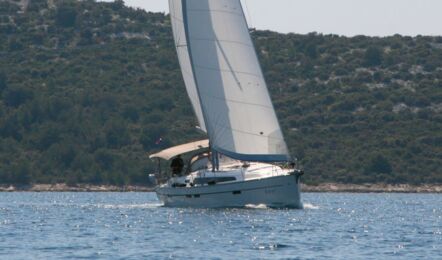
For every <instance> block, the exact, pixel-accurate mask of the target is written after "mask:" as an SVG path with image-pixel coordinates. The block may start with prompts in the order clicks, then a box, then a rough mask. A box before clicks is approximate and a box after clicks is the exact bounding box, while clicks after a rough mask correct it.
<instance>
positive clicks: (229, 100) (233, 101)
mask: <svg viewBox="0 0 442 260" xmlns="http://www.w3.org/2000/svg"><path fill="white" fill-rule="evenodd" d="M206 93H207V92H201V95H204V96H205V97H208V98H213V99H219V100H226V101H228V102H232V103H238V104H243V105H250V106H257V107H263V108H267V109H269V110H272V109H273V108H272V107H269V106H264V105H261V104H256V103H249V102H244V101H238V100H233V99H228V98H220V97H216V96H213V95H208V94H206Z"/></svg>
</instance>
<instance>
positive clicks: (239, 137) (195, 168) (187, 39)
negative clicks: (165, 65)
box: [150, 0, 303, 208]
mask: <svg viewBox="0 0 442 260" xmlns="http://www.w3.org/2000/svg"><path fill="white" fill-rule="evenodd" d="M169 7H170V17H171V23H172V29H173V36H174V40H175V46H176V50H177V54H178V59H179V63H180V68H181V72H182V75H183V79H184V83H185V86H186V90H187V94H188V96H189V98H190V100H191V103H192V106H193V109H194V112H195V114H196V117H197V119H198V123H199V129H200V130H201V131H203V132H205V133H206V134H207V136H208V139H207V140H200V141H196V142H192V143H188V144H183V145H180V146H176V147H172V148H169V149H166V150H164V151H161V152H159V153H156V154H153V155H151V156H150V158H152V159H155V158H156V159H157V160H158V165H159V170H158V172H157V173H156V175H157V180H158V182H159V184H158V185H157V187H156V189H155V191H156V194H157V196H158V198H159V200H160V201H161V202H163V203H164V205H165V206H170V207H198V208H219V207H245V206H247V205H262V204H264V205H266V206H268V207H275V208H286V207H288V208H301V207H302V203H301V195H300V178H301V175H302V174H303V171H301V170H299V169H296V168H295V167H296V165H295V163H293V160H292V159H291V157H290V155H289V152H288V149H287V145H286V143H285V141H284V137H283V134H282V131H281V127H280V125H279V122H278V119H277V116H276V113H275V110H274V107H273V104H272V102H271V99H270V95H269V93H268V89H267V86H266V82H265V80H264V76H263V73H262V70H261V67H260V64H259V61H258V58H257V54H256V51H255V48H254V45H253V42H252V40H251V37H250V34H249V29H248V25H247V22H246V19H245V16H244V11H243V8H242V6H241V2H240V0H169ZM181 156H183V157H181ZM183 158H185V159H183ZM161 160H172V166H173V165H174V164H175V165H177V167H175V168H174V170H173V172H172V173H171V172H167V171H166V172H164V171H161V168H160V167H161Z"/></svg>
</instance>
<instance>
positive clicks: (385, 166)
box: [365, 155, 393, 173]
mask: <svg viewBox="0 0 442 260" xmlns="http://www.w3.org/2000/svg"><path fill="white" fill-rule="evenodd" d="M392 171H393V169H392V167H391V164H390V162H389V161H388V160H387V159H386V158H385V157H384V156H382V155H376V156H374V157H373V158H372V159H371V160H370V162H369V164H368V165H367V167H366V169H365V172H366V173H391V172H392Z"/></svg>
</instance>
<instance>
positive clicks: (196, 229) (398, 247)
mask: <svg viewBox="0 0 442 260" xmlns="http://www.w3.org/2000/svg"><path fill="white" fill-rule="evenodd" d="M303 202H304V209H302V210H291V209H290V210H289V209H284V210H275V209H268V208H266V207H265V205H250V206H249V207H248V208H245V209H177V208H165V207H162V206H161V204H160V203H159V202H158V201H157V199H156V196H155V194H153V193H0V259H168V258H172V259H442V195H440V194H351V193H338V194H333V193H304V194H303Z"/></svg>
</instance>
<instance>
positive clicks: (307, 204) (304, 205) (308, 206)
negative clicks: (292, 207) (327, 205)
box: [302, 203, 319, 209]
mask: <svg viewBox="0 0 442 260" xmlns="http://www.w3.org/2000/svg"><path fill="white" fill-rule="evenodd" d="M302 208H303V209H319V206H315V205H313V204H311V203H303V204H302Z"/></svg>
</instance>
